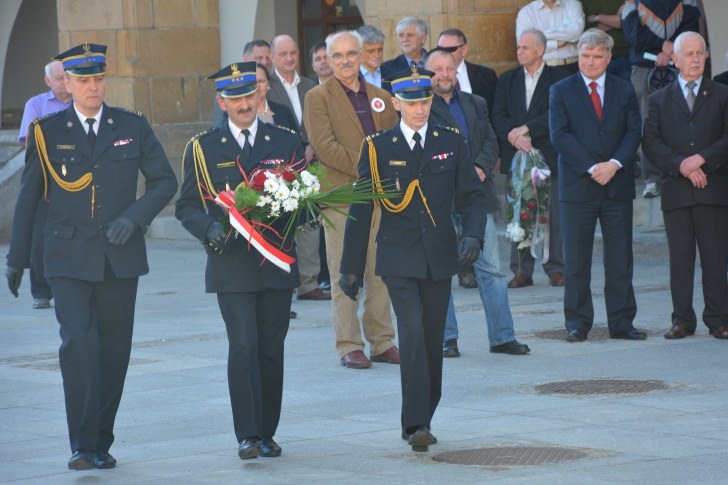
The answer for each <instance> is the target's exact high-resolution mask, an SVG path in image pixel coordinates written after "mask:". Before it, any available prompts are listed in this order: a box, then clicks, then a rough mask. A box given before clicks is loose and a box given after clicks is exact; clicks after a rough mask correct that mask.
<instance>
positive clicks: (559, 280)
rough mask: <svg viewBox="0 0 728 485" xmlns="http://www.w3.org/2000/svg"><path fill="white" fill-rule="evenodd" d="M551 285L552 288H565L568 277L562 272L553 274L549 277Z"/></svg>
mask: <svg viewBox="0 0 728 485" xmlns="http://www.w3.org/2000/svg"><path fill="white" fill-rule="evenodd" d="M549 284H550V285H551V286H564V285H565V284H566V276H564V273H560V272H556V273H552V274H550V275H549Z"/></svg>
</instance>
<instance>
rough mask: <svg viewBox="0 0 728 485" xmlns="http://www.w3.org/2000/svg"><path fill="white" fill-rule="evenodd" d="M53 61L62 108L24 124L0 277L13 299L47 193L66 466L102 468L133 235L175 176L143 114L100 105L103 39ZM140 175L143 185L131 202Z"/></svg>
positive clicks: (120, 355)
mask: <svg viewBox="0 0 728 485" xmlns="http://www.w3.org/2000/svg"><path fill="white" fill-rule="evenodd" d="M55 59H57V60H60V61H62V62H63V68H64V70H65V73H66V74H65V75H66V81H65V82H66V89H67V90H68V92H70V93H71V95H72V96H73V105H72V106H71V107H69V108H67V109H66V110H64V111H59V112H57V113H54V114H52V115H49V116H47V117H45V118H39V119H36V120H35V121H34V123H33V125H32V126H31V129H30V133H29V135H28V147H27V151H26V164H25V170H24V172H23V178H22V185H21V189H20V195H19V196H18V203H17V205H16V207H15V217H14V220H13V233H12V239H11V242H10V252H9V254H8V270H7V277H8V284H9V286H10V291H11V292H12V293H13V295H15V296H18V293H17V290H18V287H19V286H20V280H21V277H22V274H23V269H22V268H25V267H27V266H28V261H29V258H30V250H31V244H30V241H31V237H32V231H33V218H34V217H35V214H36V208H37V207H38V205H39V204H41V203H45V202H43V201H42V199H45V200H47V203H48V215H47V219H46V223H45V230H44V234H45V241H44V244H45V249H44V262H45V276H46V278H47V279H48V282H49V283H50V285H51V289H52V290H53V297H54V298H55V300H56V308H55V309H56V318H57V319H58V323H59V324H60V334H61V340H62V344H61V348H60V351H59V362H60V366H61V374H62V376H63V391H64V394H65V398H66V417H67V420H68V433H69V438H70V444H71V450H72V452H73V456H72V457H71V459H70V460H69V462H68V468H70V469H71V470H86V469H90V468H113V467H114V466H115V465H116V460H115V459H114V458H113V457H112V456H111V455H110V454H109V448H110V447H111V444H112V443H113V442H114V420H115V418H116V412H117V410H118V408H119V402H120V401H121V393H122V389H123V387H124V379H125V377H126V371H127V367H128V365H129V354H130V352H131V340H132V328H133V326H134V305H135V302H136V292H137V283H138V281H139V276H140V275H143V274H146V273H147V272H148V271H149V267H148V265H147V256H146V249H145V245H144V232H145V231H146V228H147V226H148V225H149V224H150V223H151V222H152V219H153V218H154V216H156V215H157V214H158V213H159V211H161V210H162V209H163V208H164V206H165V205H166V204H167V202H169V201H170V200H171V199H172V197H173V196H174V194H175V192H176V191H177V180H176V179H175V176H174V172H173V171H172V168H171V167H170V166H169V162H168V161H167V157H166V156H165V154H164V150H163V149H162V146H161V145H160V143H159V142H158V141H157V138H156V137H155V136H154V133H153V132H152V129H151V127H150V126H149V123H148V122H147V120H146V119H145V118H144V117H143V116H141V114H139V113H133V112H130V111H127V110H124V109H121V108H114V107H110V106H107V105H106V104H105V103H104V95H105V92H106V78H105V73H106V46H104V45H98V44H82V45H79V46H76V47H74V48H72V49H70V50H68V51H66V52H64V53H62V54H59V55H58V56H56V57H55ZM139 172H141V173H142V174H143V175H144V178H145V180H146V182H145V188H146V190H145V193H144V195H143V196H142V197H139V198H137V179H138V177H139Z"/></svg>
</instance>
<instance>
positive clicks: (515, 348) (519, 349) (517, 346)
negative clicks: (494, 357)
mask: <svg viewBox="0 0 728 485" xmlns="http://www.w3.org/2000/svg"><path fill="white" fill-rule="evenodd" d="M490 351H491V352H492V353H494V354H511V355H525V354H527V353H529V352H530V351H531V349H529V348H528V345H526V344H522V343H520V342H519V341H518V340H511V341H510V342H506V343H504V344H500V345H494V346H492V347H491V348H490Z"/></svg>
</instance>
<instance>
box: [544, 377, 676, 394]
mask: <svg viewBox="0 0 728 485" xmlns="http://www.w3.org/2000/svg"><path fill="white" fill-rule="evenodd" d="M669 388H670V386H668V385H667V384H665V383H664V382H662V381H634V380H626V379H589V380H581V381H563V382H551V383H548V384H541V385H540V386H536V388H535V390H536V392H537V393H539V394H577V395H587V394H644V393H646V392H651V391H664V390H666V389H669Z"/></svg>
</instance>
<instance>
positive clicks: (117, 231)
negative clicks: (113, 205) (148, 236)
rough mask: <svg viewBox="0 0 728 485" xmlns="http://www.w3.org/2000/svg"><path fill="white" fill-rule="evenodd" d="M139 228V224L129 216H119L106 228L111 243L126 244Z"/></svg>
mask: <svg viewBox="0 0 728 485" xmlns="http://www.w3.org/2000/svg"><path fill="white" fill-rule="evenodd" d="M137 229H139V226H138V225H137V223H136V222H134V221H133V220H131V218H130V217H129V216H119V217H117V218H116V219H114V220H113V221H111V224H109V227H108V228H107V229H106V238H107V239H108V240H109V242H110V243H111V244H116V245H121V244H126V243H127V241H129V239H130V238H131V237H132V236H133V235H134V233H135V232H136V231H137Z"/></svg>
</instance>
